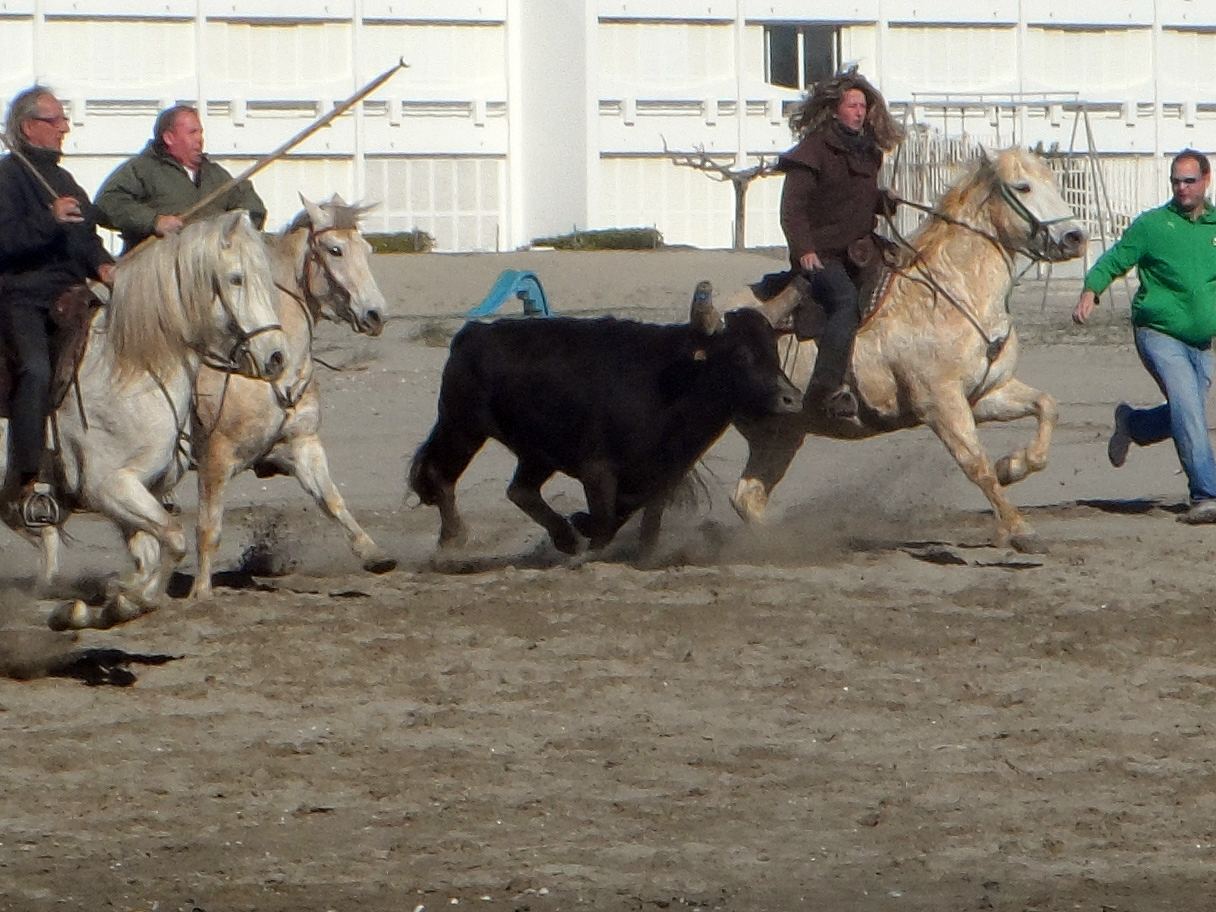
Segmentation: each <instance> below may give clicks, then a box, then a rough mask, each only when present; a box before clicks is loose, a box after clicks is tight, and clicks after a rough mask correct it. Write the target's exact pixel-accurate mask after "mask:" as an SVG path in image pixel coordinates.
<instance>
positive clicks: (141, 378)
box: [0, 212, 301, 627]
mask: <svg viewBox="0 0 1216 912" xmlns="http://www.w3.org/2000/svg"><path fill="white" fill-rule="evenodd" d="M204 362H206V363H208V364H210V365H213V366H215V367H219V368H222V369H223V370H227V371H234V372H240V373H243V374H246V375H248V376H254V377H259V378H262V379H264V380H268V381H270V382H271V383H272V384H273V385H274V387H275V392H276V395H278V396H279V397H281V398H282V399H283V400H284V401H294V399H296V398H298V397H299V395H300V392H301V390H299V389H297V388H295V386H294V384H295V383H296V382H298V381H297V380H296V377H297V375H298V371H295V370H293V369H292V365H291V362H290V356H289V354H288V350H287V347H286V340H285V339H284V336H283V332H282V329H281V328H280V326H279V318H278V315H277V314H276V313H275V310H274V304H273V288H272V285H271V273H270V263H269V260H268V259H267V256H266V249H265V246H264V244H263V243H262V238H261V236H260V235H259V234H258V232H257V231H256V230H254V228H253V226H252V224H250V222H249V217H248V216H247V215H246V214H245V213H243V212H233V213H227V214H225V215H222V216H218V217H216V218H214V219H208V220H203V221H199V222H195V223H193V224H190V225H187V226H186V227H185V228H184V229H182V231H181V233H180V234H177V235H172V236H169V237H166V238H163V239H160V240H157V241H154V242H150V243H147V244H145V245H143V246H142V247H141V248H139V249H138V250H137V251H136V252H134V253H132V254H130V255H128V256H126V257H123V259H122V260H121V261H120V262H119V265H118V268H117V270H116V271H115V277H114V290H113V294H112V296H111V302H110V304H109V305H108V306H107V307H103V308H101V309H99V311H98V313H97V314H96V315H95V316H94V319H93V322H92V325H91V326H90V328H89V334H88V344H87V348H86V349H85V354H84V359H83V361H82V362H81V364H80V368H79V371H78V374H77V384H76V387H75V388H74V389H73V390H71V391H70V392H69V394H68V395H67V397H66V398H65V399H64V400H63V402H62V403H61V404H60V405H59V407H58V409H57V410H56V412H55V414H54V416H53V428H54V439H55V441H56V444H57V450H58V452H57V459H56V463H57V465H56V468H57V472H58V474H59V478H58V485H57V486H58V489H59V490H60V491H61V492H62V495H63V499H64V503H65V506H67V507H69V508H70V509H72V510H76V511H92V512H96V513H100V514H102V515H103V516H105V517H106V518H108V519H110V520H111V521H112V522H113V523H114V524H115V525H116V526H117V527H118V529H119V531H120V532H121V533H122V535H123V537H124V538H125V539H126V543H127V548H128V550H129V552H130V554H131V558H132V560H133V561H134V562H135V570H134V572H133V573H132V574H130V575H128V576H125V577H124V578H122V579H121V580H120V581H119V583H118V586H117V589H116V590H114V591H112V592H111V593H110V595H109V597H108V598H107V601H106V603H105V604H104V605H102V606H100V607H97V606H89V605H85V604H84V603H83V602H80V601H77V602H75V603H68V604H66V605H64V606H62V607H61V609H59V610H57V611H56V612H54V613H53V614H52V616H51V618H50V623H51V625H52V626H55V627H84V626H111V625H113V624H115V623H119V622H121V621H124V620H129V619H131V618H133V617H136V616H138V615H140V614H143V613H145V612H146V611H149V610H151V609H153V608H155V607H156V606H157V604H158V602H159V600H160V598H161V596H162V594H163V591H164V585H165V582H166V571H167V567H166V566H165V565H166V558H167V560H168V561H169V562H172V563H176V562H177V561H179V560H180V559H181V558H182V557H183V556H184V555H185V553H186V539H185V536H184V535H183V534H182V530H181V529H180V528H179V526H178V524H177V522H176V521H175V520H174V519H173V517H171V516H170V515H169V514H168V513H167V512H166V511H165V509H164V508H163V507H162V506H161V503H160V499H159V498H160V497H161V496H162V495H163V494H165V493H166V492H168V491H170V490H171V489H172V488H173V486H174V485H175V484H176V483H177V481H178V479H179V478H180V477H181V476H182V474H183V473H184V472H185V470H186V459H185V454H184V452H183V449H182V447H181V444H180V441H181V439H182V437H183V435H184V434H185V433H186V432H187V430H188V424H189V421H190V414H191V405H190V401H191V396H192V394H193V391H194V380H195V376H196V375H197V374H198V371H199V368H200V366H201V365H202V364H203V363H204ZM0 452H3V449H2V448H0ZM0 458H2V457H0ZM17 531H19V532H21V533H22V534H24V535H25V537H27V538H28V539H30V540H32V541H34V542H36V543H38V542H40V543H41V546H42V566H41V570H40V579H39V582H40V584H41V585H43V586H46V585H48V584H49V583H50V581H51V579H53V577H54V576H55V574H56V573H57V572H58V568H59V544H60V542H59V530H58V528H57V527H55V526H48V527H47V528H45V529H42V530H39V531H38V532H32V531H28V530H24V529H20V528H18V529H17Z"/></svg>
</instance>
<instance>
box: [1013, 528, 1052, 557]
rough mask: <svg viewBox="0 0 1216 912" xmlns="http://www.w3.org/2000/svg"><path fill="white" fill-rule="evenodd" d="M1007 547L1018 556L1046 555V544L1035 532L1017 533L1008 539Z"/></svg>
mask: <svg viewBox="0 0 1216 912" xmlns="http://www.w3.org/2000/svg"><path fill="white" fill-rule="evenodd" d="M1009 546H1010V547H1011V548H1013V550H1014V551H1017V552H1018V553H1019V554H1046V553H1047V543H1046V542H1044V541H1043V539H1042V538H1040V537H1039V534H1038V533H1037V532H1019V533H1018V534H1017V535H1014V536H1013V537H1012V538H1010V539H1009Z"/></svg>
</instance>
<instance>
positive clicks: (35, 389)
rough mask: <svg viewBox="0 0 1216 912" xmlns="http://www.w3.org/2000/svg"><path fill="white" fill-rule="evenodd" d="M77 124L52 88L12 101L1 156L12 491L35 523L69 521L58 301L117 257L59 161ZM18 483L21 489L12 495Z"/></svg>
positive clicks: (0, 297)
mask: <svg viewBox="0 0 1216 912" xmlns="http://www.w3.org/2000/svg"><path fill="white" fill-rule="evenodd" d="M70 129H71V125H70V124H69V122H68V119H67V118H66V117H65V116H64V113H63V105H62V104H61V103H60V101H59V99H58V98H56V97H55V95H54V94H53V93H52V92H51V90H50V89H48V88H46V87H45V86H40V85H35V86H33V87H31V88H29V89H26V90H25V91H23V92H21V93H20V94H19V95H17V96H16V97H15V98H14V99H13V101H12V103H11V104H10V106H9V110H8V117H7V119H6V121H5V125H4V142H5V145H6V146H8V148H9V150H10V151H9V154H8V155H7V156H5V157H4V158H3V159H2V160H0V343H2V345H3V350H4V356H5V357H7V359H8V361H9V366H10V370H11V375H10V376H11V390H10V395H9V402H8V411H9V434H8V436H9V438H10V443H9V462H8V475H7V478H6V479H5V493H6V495H7V497H6V498H5V499H6V501H7V503H8V504H9V505H10V507H13V506H15V507H16V509H17V510H18V511H19V514H18V515H19V517H20V519H21V521H22V522H23V523H24V524H25V525H26V526H28V527H30V528H37V527H39V526H46V525H56V524H58V523H59V522H60V521H62V515H61V512H60V509H59V505H58V504H57V503H56V501H55V498H54V495H53V493H52V490H51V486H50V485H49V484H47V483H46V482H45V480H44V475H43V473H44V472H45V471H46V468H47V467H46V465H45V463H46V459H47V445H46V440H47V433H46V419H47V415H48V414H50V411H51V409H52V408H53V406H54V404H53V403H52V402H51V384H52V379H53V376H52V370H53V367H52V360H51V358H52V346H51V338H52V332H53V326H52V322H51V310H52V306H53V305H54V303H55V301H56V300H57V299H58V298H59V297H60V296H61V295H63V294H64V292H66V291H68V290H69V289H70V288H72V287H73V286H77V285H81V284H83V283H84V282H85V281H86V280H88V279H97V280H100V281H103V282H106V283H107V284H108V283H109V282H111V281H112V278H113V270H114V260H113V258H112V257H111V256H110V255H109V253H107V252H106V249H105V246H104V245H103V244H102V242H101V239H100V238H99V237H98V236H97V221H98V218H99V216H100V213H99V212H98V211H97V209H96V207H94V206H93V205H92V204H91V203H90V202H89V197H88V194H87V193H85V192H84V190H82V189H81V188H80V185H79V184H77V183H76V181H75V179H73V177H72V175H71V174H69V173H68V172H67V171H66V170H65V169H64V168H63V167H62V166H61V165H60V163H59V160H60V158H61V157H62V155H63V139H64V137H65V136H67V134H68V131H69V130H70ZM14 488H16V497H15V499H14V497H13V493H14Z"/></svg>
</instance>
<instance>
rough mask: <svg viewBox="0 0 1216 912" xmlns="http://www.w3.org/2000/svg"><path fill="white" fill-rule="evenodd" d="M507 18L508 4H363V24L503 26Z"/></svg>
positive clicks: (370, 0)
mask: <svg viewBox="0 0 1216 912" xmlns="http://www.w3.org/2000/svg"><path fill="white" fill-rule="evenodd" d="M506 18H507V0H441V2H431V3H419V2H418V0H363V20H364V21H365V22H369V21H372V20H376V19H393V20H408V21H410V22H426V21H432V22H502V21H504V20H505V19H506Z"/></svg>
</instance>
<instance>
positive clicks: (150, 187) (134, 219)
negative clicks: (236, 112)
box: [97, 105, 266, 253]
mask: <svg viewBox="0 0 1216 912" xmlns="http://www.w3.org/2000/svg"><path fill="white" fill-rule="evenodd" d="M231 180H232V175H231V174H229V173H228V171H227V170H225V169H224V167H223V166H221V165H219V164H217V163H216V162H214V161H212V160H211V159H210V158H208V157H207V155H206V153H204V152H203V126H202V124H201V123H200V121H199V116H198V111H197V110H196V109H195V108H192V107H190V106H189V105H174V106H173V107H171V108H166V109H165V110H164V111H161V112H160V114H159V115H158V116H157V118H156V124H155V126H154V127H153V130H152V139H151V140H149V141H148V144H147V146H145V147H144V150H143V151H142V152H140V153H139V154H138V155H136V156H135V157H134V158H131V159H128V160H127V161H126V162H124V163H123V164H122V165H120V166H119V167H118V168H117V169H116V170H115V171H114V172H113V173H112V174H111V175H110V176H109V177H107V178H106V180H105V182H104V183H103V184H102V185H101V189H100V190H99V191H98V193H97V206H98V208H99V209H101V211H102V212H103V213H104V214H105V221H104V222H103V224H104V225H105V226H106V227H107V228H113V229H115V230H117V231H118V232H119V233H120V234H121V235H122V240H123V253H126V252H127V251H128V250H131V249H133V248H135V247H136V246H138V245H139V244H140V243H141V242H142V241H143V240H144V239H145V238H148V237H151V236H152V235H156V236H157V237H164V236H165V235H166V234H174V233H176V232H178V231H180V230H181V228H182V220H181V219H180V218H179V217H178V216H179V215H180V214H181V213H183V212H185V211H186V210H187V209H189V208H191V207H192V206H193V205H194V204H195V203H197V202H199V201H200V200H202V199H204V198H205V197H207V196H208V195H209V194H211V193H212V191H214V190H216V189H218V188H219V187H222V186H223V185H224V184H226V183H228V182H229V181H231ZM236 209H245V210H247V211H248V212H249V218H250V219H251V220H252V221H253V225H254V227H255V228H258V229H261V228H262V226H263V225H264V224H265V222H266V205H265V204H264V203H263V202H262V200H261V198H260V197H259V196H258V195H257V192H256V191H255V190H254V189H253V184H251V183H250V182H249V181H241V182H240V183H239V184H237V185H236V186H235V187H233V188H232V189H231V190H229V191H228V192H227V193H224V194H221V195H220V196H219V197H218V198H217V199H215V200H214V201H213V202H211V203H210V204H209V205H207V206H205V207H204V208H203V210H202V211H201V212H199V213H197V216H198V217H199V218H206V217H208V216H212V215H219V214H220V213H221V212H231V211H233V210H236Z"/></svg>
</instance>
